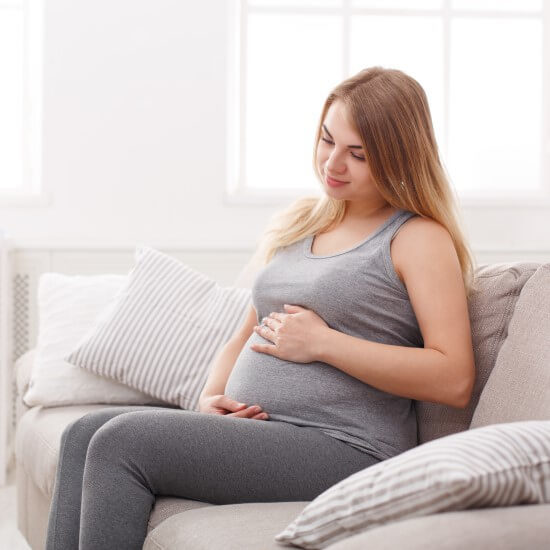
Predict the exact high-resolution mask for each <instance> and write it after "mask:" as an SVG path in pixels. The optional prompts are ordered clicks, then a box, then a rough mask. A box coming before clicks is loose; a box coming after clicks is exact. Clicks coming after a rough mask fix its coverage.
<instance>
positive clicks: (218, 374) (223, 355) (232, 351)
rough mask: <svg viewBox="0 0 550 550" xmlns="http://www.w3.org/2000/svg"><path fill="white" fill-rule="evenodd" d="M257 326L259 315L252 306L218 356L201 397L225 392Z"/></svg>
mask: <svg viewBox="0 0 550 550" xmlns="http://www.w3.org/2000/svg"><path fill="white" fill-rule="evenodd" d="M257 324H258V314H257V313H256V309H255V308H254V306H253V305H251V306H250V309H249V311H248V315H247V316H246V319H245V321H244V323H243V324H242V325H241V326H240V327H239V329H237V331H236V332H235V334H234V335H233V336H232V337H231V338H230V339H229V340H228V341H227V342H226V343H225V345H224V346H223V347H222V348H221V350H220V351H219V352H218V354H217V355H216V357H215V359H214V361H213V365H212V369H211V371H210V374H209V376H208V379H207V380H206V384H205V385H204V388H203V390H202V392H201V395H200V397H204V396H206V395H218V394H223V393H224V392H225V385H226V383H227V380H228V378H229V375H230V374H231V371H232V370H233V366H234V365H235V361H236V360H237V357H238V356H239V354H240V353H241V351H242V349H243V346H244V344H245V342H246V341H247V340H248V338H250V335H251V334H252V332H253V329H254V326H255V325H257Z"/></svg>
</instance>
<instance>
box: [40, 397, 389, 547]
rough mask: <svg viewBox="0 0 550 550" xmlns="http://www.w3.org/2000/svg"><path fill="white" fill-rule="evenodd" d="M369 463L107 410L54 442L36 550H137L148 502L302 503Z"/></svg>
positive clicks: (138, 411) (266, 432) (267, 435)
mask: <svg viewBox="0 0 550 550" xmlns="http://www.w3.org/2000/svg"><path fill="white" fill-rule="evenodd" d="M377 462H379V460H378V459H377V458H374V457H372V456H370V455H369V454H366V453H363V452H361V451H359V450H356V449H354V448H353V447H351V446H349V445H347V444H346V443H343V442H341V441H338V440H337V439H334V438H332V437H330V436H328V435H326V434H324V433H322V432H321V431H319V430H317V429H315V428H309V427H299V426H295V425H293V424H289V423H286V422H278V421H273V420H253V419H251V418H239V417H235V416H227V415H214V414H205V413H199V412H194V411H185V410H182V409H170V408H161V407H147V406H136V407H108V408H105V409H101V410H98V411H94V412H92V413H89V414H86V415H84V416H83V417H82V418H80V419H78V420H76V421H75V422H73V423H71V424H70V425H69V426H67V427H66V428H65V431H64V432H63V435H62V438H61V448H60V454H59V462H58V465H57V477H56V482H55V487H54V494H53V500H52V506H51V509H50V516H49V525H48V535H47V542H46V549H47V550H76V549H78V548H80V549H81V550H89V549H94V550H95V549H97V550H99V549H101V550H109V549H116V550H123V549H141V548H142V547H143V543H144V540H145V537H146V535H147V525H148V520H149V514H150V513H151V509H152V507H153V504H154V502H155V496H156V495H162V496H177V497H182V498H186V499H193V500H200V501H203V502H209V503H212V504H230V503H241V502H275V501H300V500H304V501H305V500H312V499H314V498H315V497H316V496H318V495H319V494H320V493H322V492H323V491H324V490H326V489H328V488H329V487H330V486H331V485H333V484H335V483H337V482H338V481H340V480H342V479H344V478H345V477H347V476H348V475H350V474H352V473H354V472H357V471H359V470H362V469H363V468H366V467H367V466H370V465H372V464H375V463H377Z"/></svg>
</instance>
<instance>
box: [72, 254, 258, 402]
mask: <svg viewBox="0 0 550 550" xmlns="http://www.w3.org/2000/svg"><path fill="white" fill-rule="evenodd" d="M135 260H136V263H135V265H134V267H133V269H132V270H131V271H130V273H129V274H128V279H127V282H126V284H125V286H124V287H123V288H122V290H121V291H120V292H119V294H118V295H117V302H116V304H115V305H114V306H113V307H112V309H111V310H110V311H109V312H108V313H107V315H105V317H104V318H103V320H102V321H101V322H99V324H98V325H97V326H96V328H95V330H94V331H93V333H92V334H89V335H87V337H86V338H85V339H84V341H83V342H81V344H80V346H79V347H78V348H77V349H76V350H74V351H73V352H72V353H71V354H70V355H69V356H68V357H67V358H66V359H65V360H66V361H68V362H69V363H71V364H73V365H76V366H78V367H81V368H83V369H87V370H88V371H90V372H93V373H94V374H98V375H100V376H105V377H107V378H112V379H114V380H117V381H119V382H122V383H124V384H126V385H128V386H130V387H132V388H135V389H137V390H140V391H142V392H144V393H146V394H149V395H151V396H153V397H156V398H158V399H161V400H162V401H165V402H167V403H171V404H174V405H178V406H179V407H181V408H182V409H187V410H197V409H198V399H199V395H200V392H201V391H202V389H203V387H204V384H205V382H206V379H207V377H208V371H209V367H210V366H211V363H212V362H213V359H214V357H215V355H216V353H217V352H218V350H219V349H220V348H221V346H223V345H224V344H225V343H226V342H227V341H228V340H229V338H230V337H231V336H232V335H233V333H234V332H235V331H236V330H237V328H238V327H239V326H240V325H241V324H242V322H243V321H244V319H245V317H246V314H247V310H248V307H249V304H250V301H251V291H250V289H248V288H235V287H222V286H220V285H219V284H218V283H217V282H216V281H213V280H212V279H210V278H209V277H208V276H206V275H204V274H203V273H200V272H198V271H195V270H194V269H192V268H190V267H188V266H186V265H185V264H183V263H182V262H180V261H179V260H177V259H176V258H173V257H171V256H168V255H166V254H163V253H162V252H159V251H157V250H154V249H152V248H150V247H148V246H138V247H137V248H136V252H135Z"/></svg>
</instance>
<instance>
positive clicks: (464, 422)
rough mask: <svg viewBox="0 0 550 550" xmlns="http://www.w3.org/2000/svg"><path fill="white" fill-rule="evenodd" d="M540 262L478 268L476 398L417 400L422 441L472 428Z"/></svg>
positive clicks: (472, 309) (473, 312)
mask: <svg viewBox="0 0 550 550" xmlns="http://www.w3.org/2000/svg"><path fill="white" fill-rule="evenodd" d="M540 265H541V264H540V263H536V262H513V263H508V264H491V265H481V266H479V267H478V268H477V270H476V273H475V284H476V286H477V288H476V290H475V291H474V293H473V294H472V296H471V297H470V300H469V303H468V308H469V316H470V325H471V331H472V344H473V347H474V354H475V365H476V380H475V385H474V389H473V392H472V398H471V399H470V403H469V404H468V406H467V407H466V408H464V409H457V408H454V407H450V406H447V405H442V404H440V403H430V402H428V401H417V402H416V416H417V419H418V442H419V443H425V442H426V441H431V440H432V439H436V438H438V437H443V436H445V435H449V434H452V433H456V432H461V431H463V430H467V429H468V426H469V425H470V422H471V420H472V416H473V414H474V410H475V408H476V406H477V403H478V401H479V396H480V394H481V392H482V390H483V387H484V386H485V383H486V382H487V379H488V378H489V375H490V374H491V370H492V369H493V367H494V365H495V362H496V359H497V354H498V352H499V350H500V348H501V346H502V344H503V342H504V339H505V338H506V335H507V330H508V323H509V322H510V319H511V318H512V315H513V313H514V308H515V306H516V302H517V300H518V297H519V294H520V292H521V289H522V288H523V285H524V284H525V283H526V282H527V281H528V280H529V279H530V277H531V276H532V275H533V273H535V271H536V270H537V268H538V267H539V266H540Z"/></svg>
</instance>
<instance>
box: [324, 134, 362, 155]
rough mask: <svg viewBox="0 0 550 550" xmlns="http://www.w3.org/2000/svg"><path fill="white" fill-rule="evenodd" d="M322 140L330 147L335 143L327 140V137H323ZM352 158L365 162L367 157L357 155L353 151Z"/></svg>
mask: <svg viewBox="0 0 550 550" xmlns="http://www.w3.org/2000/svg"><path fill="white" fill-rule="evenodd" d="M321 139H322V140H323V141H324V142H325V143H328V144H329V145H334V141H331V140H330V139H328V138H326V137H321ZM350 154H351V156H352V157H353V158H354V159H357V160H365V157H362V156H360V155H356V154H355V153H354V152H353V151H351V153H350Z"/></svg>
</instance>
